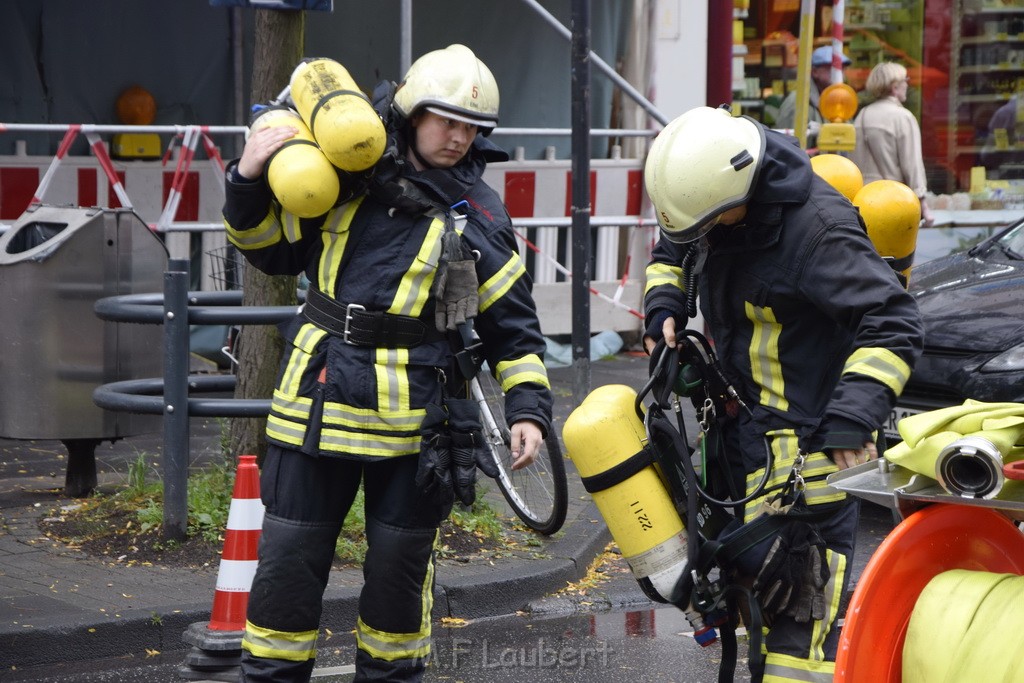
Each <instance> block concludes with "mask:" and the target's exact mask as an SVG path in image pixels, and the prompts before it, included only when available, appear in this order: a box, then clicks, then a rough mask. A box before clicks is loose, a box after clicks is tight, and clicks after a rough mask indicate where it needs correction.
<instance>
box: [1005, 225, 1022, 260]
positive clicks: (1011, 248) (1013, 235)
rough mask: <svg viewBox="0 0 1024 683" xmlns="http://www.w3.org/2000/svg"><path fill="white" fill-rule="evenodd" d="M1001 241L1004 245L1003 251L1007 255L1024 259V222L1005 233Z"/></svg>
mask: <svg viewBox="0 0 1024 683" xmlns="http://www.w3.org/2000/svg"><path fill="white" fill-rule="evenodd" d="M999 243H1000V244H1001V245H1002V247H1003V253H1005V254H1006V255H1007V256H1009V257H1011V258H1015V259H1024V223H1021V224H1019V225H1018V226H1017V227H1016V228H1014V229H1013V230H1011V231H1010V232H1008V233H1006V234H1005V235H1003V236H1002V238H1000V240H999Z"/></svg>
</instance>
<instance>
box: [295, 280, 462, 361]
mask: <svg viewBox="0 0 1024 683" xmlns="http://www.w3.org/2000/svg"><path fill="white" fill-rule="evenodd" d="M302 315H303V317H305V318H306V320H308V321H309V322H311V323H313V324H314V325H316V326H317V327H319V328H321V329H323V330H326V331H327V332H330V333H331V334H332V335H334V336H335V337H339V338H341V339H342V340H343V341H344V342H345V343H346V344H351V345H353V346H366V347H371V348H397V349H408V348H412V347H413V346H419V345H420V344H425V343H427V342H434V341H440V340H442V339H444V338H445V337H444V335H442V334H441V333H440V332H438V331H437V330H436V329H435V328H434V327H433V326H429V325H427V324H426V323H425V322H423V321H422V320H420V319H419V318H413V317H410V316H407V315H394V314H392V313H385V312H383V311H367V310H366V307H365V306H362V305H360V304H343V303H341V302H339V301H335V300H334V299H329V298H327V297H326V296H325V295H324V294H323V293H322V292H320V291H319V290H316V289H313V288H312V287H311V288H310V289H309V290H308V291H307V292H306V304H305V305H304V306H303V307H302Z"/></svg>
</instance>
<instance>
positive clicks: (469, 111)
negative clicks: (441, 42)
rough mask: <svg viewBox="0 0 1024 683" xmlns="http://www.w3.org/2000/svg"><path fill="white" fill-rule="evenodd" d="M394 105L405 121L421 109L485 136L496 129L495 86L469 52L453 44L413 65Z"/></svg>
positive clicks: (484, 69)
mask: <svg viewBox="0 0 1024 683" xmlns="http://www.w3.org/2000/svg"><path fill="white" fill-rule="evenodd" d="M394 105H395V109H397V110H398V112H399V113H400V114H401V115H402V116H404V117H406V118H409V117H411V116H412V115H413V114H415V113H416V112H417V111H418V110H419V109H420V108H425V109H427V110H428V111H432V112H434V113H435V114H439V115H441V116H446V117H448V118H450V119H455V120H456V121H462V122H464V123H469V124H472V125H475V126H478V127H480V128H481V132H483V134H484V135H487V134H488V133H490V132H491V130H492V129H493V128H494V127H495V126H497V125H498V83H497V82H496V81H495V80H494V76H493V75H492V74H491V70H490V69H488V68H487V65H486V64H484V63H483V62H481V61H480V60H479V59H477V57H476V55H475V54H473V51H472V50H470V49H469V48H468V47H466V46H465V45H459V44H458V43H455V44H453V45H449V46H448V47H446V48H444V49H442V50H434V51H433V52H428V53H427V54H425V55H423V56H422V57H420V58H419V59H417V60H416V61H415V62H413V65H412V66H411V67H409V72H408V73H407V74H406V75H405V80H404V81H403V82H402V85H400V86H399V88H398V91H397V92H396V93H395V100H394Z"/></svg>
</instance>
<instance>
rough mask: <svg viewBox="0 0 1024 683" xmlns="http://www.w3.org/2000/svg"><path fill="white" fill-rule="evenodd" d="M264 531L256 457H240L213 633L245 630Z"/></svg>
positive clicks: (215, 601) (212, 617)
mask: <svg viewBox="0 0 1024 683" xmlns="http://www.w3.org/2000/svg"><path fill="white" fill-rule="evenodd" d="M262 528H263V502H262V501H261V500H260V473H259V468H258V467H257V466H256V456H255V455H240V456H238V471H237V474H236V475H235V488H234V492H233V493H232V494H231V509H230V510H229V511H228V526H227V533H226V534H225V536H224V552H223V554H222V555H221V559H220V568H219V570H218V571H217V588H216V590H215V591H214V595H213V610H212V611H211V614H210V623H209V628H210V629H211V630H213V631H244V630H245V612H246V607H247V606H248V604H249V590H250V589H251V588H252V579H253V576H255V574H256V563H257V555H256V548H257V546H258V545H259V541H260V533H261V530H262Z"/></svg>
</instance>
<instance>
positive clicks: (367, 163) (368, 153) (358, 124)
mask: <svg viewBox="0 0 1024 683" xmlns="http://www.w3.org/2000/svg"><path fill="white" fill-rule="evenodd" d="M290 90H291V98H292V101H293V102H294V103H295V108H296V109H297V110H298V112H299V114H301V115H302V119H303V120H304V121H305V122H306V125H307V126H309V129H310V130H311V131H312V132H313V137H314V138H315V139H316V142H317V144H318V145H320V149H322V150H323V152H324V154H325V155H326V156H327V158H328V159H330V161H331V163H332V164H334V165H335V166H337V167H338V168H340V169H341V170H343V171H349V172H353V173H354V172H357V171H365V170H366V169H368V168H370V167H371V166H373V165H374V164H375V163H377V160H378V159H380V157H381V155H382V154H383V153H384V146H385V143H386V142H387V133H386V131H385V130H384V123H383V121H381V120H380V116H378V115H377V112H376V111H374V109H373V106H372V105H371V104H370V100H369V98H367V97H366V95H365V94H363V92H362V91H361V90H360V89H359V86H357V85H356V82H355V81H354V80H352V77H351V76H350V75H349V73H348V71H347V70H346V69H345V67H343V66H342V65H341V64H339V63H338V62H336V61H334V60H333V59H325V58H321V59H310V60H306V61H304V62H302V63H301V64H299V65H298V66H297V67H295V71H293V72H292V76H291V80H290Z"/></svg>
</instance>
